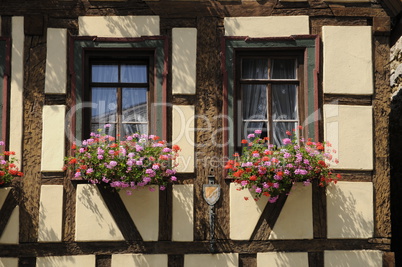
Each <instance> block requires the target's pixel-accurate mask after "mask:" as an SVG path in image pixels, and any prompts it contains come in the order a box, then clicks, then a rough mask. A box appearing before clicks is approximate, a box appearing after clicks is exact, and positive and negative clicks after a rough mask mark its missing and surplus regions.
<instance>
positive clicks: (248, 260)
mask: <svg viewBox="0 0 402 267" xmlns="http://www.w3.org/2000/svg"><path fill="white" fill-rule="evenodd" d="M239 267H257V254H239Z"/></svg>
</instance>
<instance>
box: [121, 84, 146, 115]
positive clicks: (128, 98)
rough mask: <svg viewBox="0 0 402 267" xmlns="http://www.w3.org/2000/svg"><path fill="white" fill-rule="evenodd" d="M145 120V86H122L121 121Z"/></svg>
mask: <svg viewBox="0 0 402 267" xmlns="http://www.w3.org/2000/svg"><path fill="white" fill-rule="evenodd" d="M147 121H148V105H147V88H123V122H147Z"/></svg>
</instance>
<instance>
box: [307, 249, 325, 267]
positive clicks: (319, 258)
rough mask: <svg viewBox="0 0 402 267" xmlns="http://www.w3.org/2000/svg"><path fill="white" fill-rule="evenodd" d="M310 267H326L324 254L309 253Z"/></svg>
mask: <svg viewBox="0 0 402 267" xmlns="http://www.w3.org/2000/svg"><path fill="white" fill-rule="evenodd" d="M308 266H309V267H322V266H324V252H309V253H308Z"/></svg>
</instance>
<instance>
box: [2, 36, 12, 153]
mask: <svg viewBox="0 0 402 267" xmlns="http://www.w3.org/2000/svg"><path fill="white" fill-rule="evenodd" d="M10 62H11V40H10V38H9V37H2V36H0V140H3V141H5V142H6V149H7V148H8V145H9V144H8V143H9V142H8V116H9V115H8V107H9V100H8V97H9V88H10V85H9V77H10V73H11V64H10Z"/></svg>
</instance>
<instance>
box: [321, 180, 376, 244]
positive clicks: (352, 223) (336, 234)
mask: <svg viewBox="0 0 402 267" xmlns="http://www.w3.org/2000/svg"><path fill="white" fill-rule="evenodd" d="M340 184H341V182H340V183H338V185H339V186H341V185H340ZM348 184H349V183H348ZM348 184H343V185H342V186H343V187H346V188H347V187H348ZM338 185H331V186H330V187H328V188H327V192H328V193H327V205H328V237H329V238H367V237H371V236H373V224H372V218H370V216H369V214H367V213H365V212H364V210H367V207H366V204H367V203H365V202H366V201H364V200H358V197H359V195H362V194H364V192H359V191H358V189H356V188H352V190H353V193H352V191H347V190H342V189H341V188H340V187H339V186H338ZM349 185H352V183H350V184H349ZM363 190H364V189H363ZM355 195H356V197H357V198H356V197H355ZM370 202H371V201H370ZM370 212H372V209H370Z"/></svg>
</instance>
